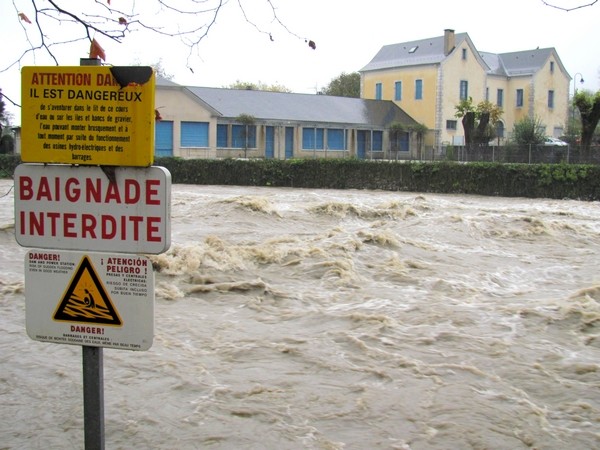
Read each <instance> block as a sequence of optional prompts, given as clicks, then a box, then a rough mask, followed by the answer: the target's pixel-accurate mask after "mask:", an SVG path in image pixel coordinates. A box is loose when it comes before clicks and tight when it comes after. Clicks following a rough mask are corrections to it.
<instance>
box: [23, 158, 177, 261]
mask: <svg viewBox="0 0 600 450" xmlns="http://www.w3.org/2000/svg"><path fill="white" fill-rule="evenodd" d="M106 170H107V171H108V170H111V171H112V172H108V175H107V174H106V173H105V172H104V170H103V169H102V168H101V167H98V166H69V165H61V164H55V165H53V164H20V165H19V166H18V167H17V168H16V170H15V175H14V179H15V237H16V240H17V242H18V243H19V244H20V245H22V246H23V247H37V248H47V249H58V250H81V251H103V252H120V253H149V254H159V253H163V252H165V251H167V250H168V249H169V246H170V245H171V217H170V214H171V174H170V173H169V171H168V170H167V169H165V168H164V167H157V166H151V167H110V168H108V169H106ZM109 176H110V177H112V178H113V181H111V180H109Z"/></svg>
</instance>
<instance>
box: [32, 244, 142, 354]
mask: <svg viewBox="0 0 600 450" xmlns="http://www.w3.org/2000/svg"><path fill="white" fill-rule="evenodd" d="M25 286H26V288H25V322H26V329H27V334H28V335H29V337H31V339H34V340H37V341H43V342H52V343H55V344H73V345H85V346H90V347H108V348H118V349H122V350H148V349H149V348H150V347H151V346H152V341H153V339H154V271H153V270H152V262H151V261H150V260H149V259H148V258H147V257H145V256H138V255H126V254H121V253H116V254H112V253H80V252H73V251H55V250H43V249H32V250H30V251H28V252H27V254H26V255H25Z"/></svg>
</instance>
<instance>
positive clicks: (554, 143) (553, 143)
mask: <svg viewBox="0 0 600 450" xmlns="http://www.w3.org/2000/svg"><path fill="white" fill-rule="evenodd" d="M544 145H546V146H549V147H567V146H568V145H569V144H567V143H566V142H565V141H561V140H560V139H556V138H554V137H551V136H546V138H545V139H544Z"/></svg>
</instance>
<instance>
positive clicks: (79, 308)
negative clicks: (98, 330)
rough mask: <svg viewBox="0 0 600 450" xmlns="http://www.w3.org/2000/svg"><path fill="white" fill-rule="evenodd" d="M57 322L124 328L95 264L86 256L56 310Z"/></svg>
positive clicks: (54, 317)
mask: <svg viewBox="0 0 600 450" xmlns="http://www.w3.org/2000/svg"><path fill="white" fill-rule="evenodd" d="M53 319H54V320H58V321H66V322H83V323H93V324H97V325H113V326H122V325H123V322H122V321H121V318H120V317H119V313H118V311H117V310H116V309H115V307H114V306H113V304H112V302H111V300H110V297H109V295H108V294H107V293H106V290H105V289H104V286H103V285H102V282H101V281H100V278H99V277H98V275H97V273H96V270H95V269H94V266H93V265H92V262H91V261H90V260H89V258H88V257H87V256H84V257H83V259H82V260H81V263H80V264H79V267H78V268H77V271H76V272H75V275H74V276H73V279H72V280H71V283H70V284H69V287H68V289H67V291H66V292H65V295H64V296H63V298H62V300H61V302H60V303H59V305H58V308H57V309H56V312H55V313H54V316H53Z"/></svg>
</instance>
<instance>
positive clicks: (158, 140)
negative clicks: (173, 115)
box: [154, 120, 173, 156]
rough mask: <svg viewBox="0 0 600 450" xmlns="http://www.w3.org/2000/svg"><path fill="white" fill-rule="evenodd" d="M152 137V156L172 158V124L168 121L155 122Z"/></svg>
mask: <svg viewBox="0 0 600 450" xmlns="http://www.w3.org/2000/svg"><path fill="white" fill-rule="evenodd" d="M154 136H155V137H154V154H155V155H156V156H173V122H172V121H170V120H161V121H158V122H156V124H155V128H154Z"/></svg>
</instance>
